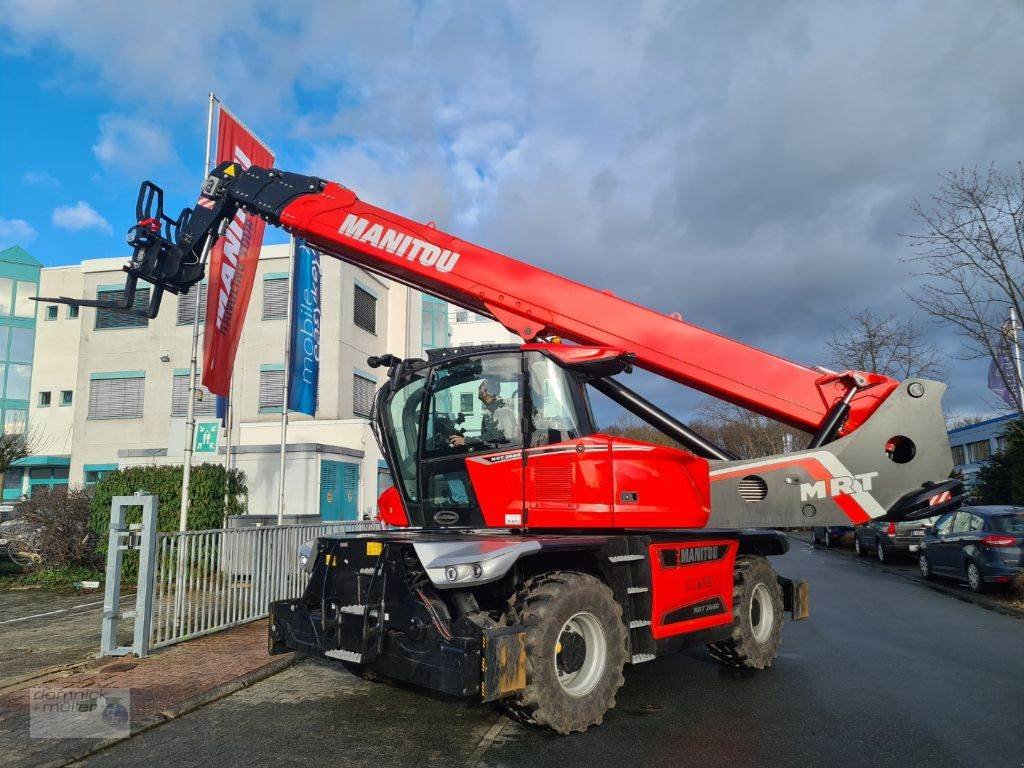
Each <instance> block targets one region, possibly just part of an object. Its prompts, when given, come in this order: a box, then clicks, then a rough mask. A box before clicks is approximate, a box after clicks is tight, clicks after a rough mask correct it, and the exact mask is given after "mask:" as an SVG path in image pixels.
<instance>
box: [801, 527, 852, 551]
mask: <svg viewBox="0 0 1024 768" xmlns="http://www.w3.org/2000/svg"><path fill="white" fill-rule="evenodd" d="M851 533H853V526H852V525H830V526H819V527H817V528H812V529H811V535H812V537H813V538H814V543H815V544H824V545H825V546H826V547H834V546H836V545H838V544H839V543H841V542H842V540H843V538H844V537H846V536H849V535H850V534H851Z"/></svg>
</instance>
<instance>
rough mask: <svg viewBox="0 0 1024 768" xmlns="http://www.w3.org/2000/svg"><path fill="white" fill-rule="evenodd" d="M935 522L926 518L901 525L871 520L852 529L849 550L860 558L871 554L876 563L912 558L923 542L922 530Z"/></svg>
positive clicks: (932, 518)
mask: <svg viewBox="0 0 1024 768" xmlns="http://www.w3.org/2000/svg"><path fill="white" fill-rule="evenodd" d="M937 519H938V518H935V517H929V518H926V519H924V520H913V521H907V522H903V523H889V522H885V521H882V520H872V521H871V522H870V523H865V524H864V525H858V526H857V527H856V529H854V531H853V548H854V550H855V551H856V552H857V554H858V555H860V556H861V557H871V556H872V555H873V556H874V557H877V558H878V562H880V563H887V562H889V561H890V560H895V559H896V558H897V557H906V556H908V555H910V556H916V555H917V550H918V548H919V547H920V546H921V542H922V541H924V532H925V530H926V529H927V528H928V526H930V525H932V524H933V523H934V522H935V521H936V520H937Z"/></svg>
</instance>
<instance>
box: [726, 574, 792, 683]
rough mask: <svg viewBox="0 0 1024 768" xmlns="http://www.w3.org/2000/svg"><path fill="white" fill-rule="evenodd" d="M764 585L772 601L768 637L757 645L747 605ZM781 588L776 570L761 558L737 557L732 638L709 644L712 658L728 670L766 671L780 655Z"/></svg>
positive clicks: (734, 579) (733, 594)
mask: <svg viewBox="0 0 1024 768" xmlns="http://www.w3.org/2000/svg"><path fill="white" fill-rule="evenodd" d="M758 584H764V586H765V588H766V589H767V590H768V595H769V597H770V598H771V602H772V613H773V617H774V622H773V623H772V631H771V634H770V635H769V636H768V638H767V639H766V640H765V641H764V642H760V643H759V642H758V641H757V639H756V638H755V637H754V630H753V626H752V624H751V620H750V602H751V599H752V596H753V594H754V589H755V588H756V587H757V585H758ZM782 608H783V606H782V587H780V586H779V582H778V579H777V577H776V574H775V569H773V568H772V566H771V564H770V563H769V562H768V560H767V559H766V558H764V557H760V556H752V555H744V556H742V557H738V558H736V568H735V571H734V578H733V593H732V615H733V628H732V635H730V636H729V637H728V638H727V639H725V640H721V641H719V642H717V643H711V644H709V645H708V650H709V651H710V652H711V656H712V657H713V658H714V659H715V660H716V661H717V662H719V663H720V664H724V665H725V666H727V667H738V668H743V669H768V667H770V666H771V665H772V661H774V660H775V657H776V656H778V654H779V646H780V644H781V643H782Z"/></svg>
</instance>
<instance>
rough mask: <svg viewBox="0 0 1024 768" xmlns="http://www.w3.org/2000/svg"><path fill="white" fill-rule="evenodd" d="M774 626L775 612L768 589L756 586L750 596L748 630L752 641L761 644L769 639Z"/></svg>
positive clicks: (762, 585)
mask: <svg viewBox="0 0 1024 768" xmlns="http://www.w3.org/2000/svg"><path fill="white" fill-rule="evenodd" d="M774 626H775V610H774V606H773V605H772V596H771V593H770V592H769V591H768V587H766V586H765V585H764V584H758V585H757V586H756V587H754V592H753V593H752V594H751V596H750V628H751V631H752V633H753V635H754V640H756V641H757V642H758V644H763V643H764V642H765V641H767V640H768V638H769V637H771V634H772V628H773V627H774Z"/></svg>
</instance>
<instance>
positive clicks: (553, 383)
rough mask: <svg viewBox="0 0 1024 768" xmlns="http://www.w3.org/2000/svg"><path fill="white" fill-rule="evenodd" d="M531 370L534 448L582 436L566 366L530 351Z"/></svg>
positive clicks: (531, 424) (530, 422)
mask: <svg viewBox="0 0 1024 768" xmlns="http://www.w3.org/2000/svg"><path fill="white" fill-rule="evenodd" d="M527 360H528V362H529V370H530V399H529V413H528V416H529V418H528V424H529V426H530V441H529V445H530V447H536V446H539V445H551V444H553V443H561V442H564V441H566V440H575V439H576V438H578V437H580V435H581V434H582V432H583V430H582V429H581V422H582V419H581V418H580V417H579V415H578V414H579V408H578V403H577V399H576V398H575V397H574V385H575V384H576V382H575V381H574V380H572V379H571V378H570V376H569V374H568V373H566V371H565V369H564V368H562V367H561V366H559V365H558V364H557V363H555V361H554V360H551V359H550V358H548V357H546V356H545V355H542V354H541V353H539V352H530V353H528V354H527Z"/></svg>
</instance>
